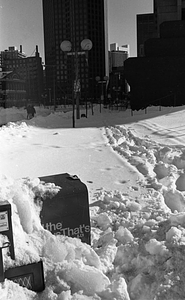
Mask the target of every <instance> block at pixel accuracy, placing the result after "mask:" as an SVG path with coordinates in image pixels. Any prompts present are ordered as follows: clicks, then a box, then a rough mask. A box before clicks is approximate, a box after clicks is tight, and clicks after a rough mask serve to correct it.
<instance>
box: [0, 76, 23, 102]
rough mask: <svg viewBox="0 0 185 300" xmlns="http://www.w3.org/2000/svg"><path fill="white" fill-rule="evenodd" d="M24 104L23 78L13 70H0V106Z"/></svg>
mask: <svg viewBox="0 0 185 300" xmlns="http://www.w3.org/2000/svg"><path fill="white" fill-rule="evenodd" d="M25 105H26V88H25V80H24V79H23V78H22V77H21V76H20V74H18V73H17V72H15V71H6V72H3V71H0V106H2V107H4V108H7V107H12V106H16V107H21V106H25Z"/></svg>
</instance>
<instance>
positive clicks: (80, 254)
mask: <svg viewBox="0 0 185 300" xmlns="http://www.w3.org/2000/svg"><path fill="white" fill-rule="evenodd" d="M81 113H86V111H85V109H84V108H83V109H82V110H81ZM0 124H1V125H2V127H1V128H0V143H1V148H0V166H1V169H0V203H1V204H3V203H7V201H8V203H10V204H11V209H12V224H13V237H14V246H15V260H13V259H11V257H10V255H9V253H8V250H7V248H4V249H3V250H2V252H3V260H4V268H5V270H7V269H9V268H11V267H14V266H22V265H27V264H29V263H32V262H38V261H40V259H42V261H43V266H44V279H45V289H44V291H43V292H41V293H36V292H33V291H31V290H28V289H27V288H23V287H21V286H19V285H18V284H17V283H14V282H13V281H10V280H8V279H5V281H4V282H3V283H0V289H1V293H0V299H3V300H13V299H21V300H24V299H26V300H31V299H34V300H37V299H38V300H39V299H40V300H42V299H43V300H88V299H90V300H113V299H114V300H149V299H150V300H152V299H153V300H162V299H169V300H173V299H175V300H177V299H178V300H180V299H184V295H185V288H184V286H185V284H184V283H185V279H184V278H185V276H184V275H185V274H184V272H185V271H184V270H185V259H184V257H185V251H184V249H185V172H184V170H185V142H184V133H185V107H184V106H181V107H176V108H172V107H167V108H164V107H161V108H159V107H149V108H147V111H146V110H145V111H138V112H133V115H132V114H131V111H130V110H129V109H127V110H126V111H119V110H109V109H105V108H103V107H101V111H100V107H99V106H95V107H94V113H93V114H92V110H91V108H90V107H89V108H88V115H87V118H80V119H77V120H75V128H72V112H71V110H70V108H69V107H67V108H64V107H63V108H57V110H56V111H54V110H53V109H52V108H44V107H36V116H35V117H34V118H33V119H31V120H26V111H25V109H24V108H19V109H17V108H10V109H3V108H1V109H0ZM61 173H69V174H71V175H77V176H78V177H79V178H80V180H81V181H82V182H83V183H85V185H86V186H87V189H88V194H89V208H90V219H91V245H87V244H85V243H82V242H81V240H79V239H77V238H71V237H67V236H63V235H56V236H55V235H52V234H51V233H50V232H49V231H47V230H45V229H44V228H43V226H42V225H41V220H40V211H41V209H42V204H41V201H39V200H40V199H41V198H42V199H44V198H45V197H46V196H48V195H49V196H50V197H51V199H52V197H53V196H54V195H56V194H57V193H58V192H59V190H60V187H59V186H57V185H55V184H53V183H44V182H42V181H41V180H40V179H39V177H42V176H47V175H53V174H61ZM6 242H7V237H6V236H4V235H2V234H1V235H0V245H3V244H4V243H6Z"/></svg>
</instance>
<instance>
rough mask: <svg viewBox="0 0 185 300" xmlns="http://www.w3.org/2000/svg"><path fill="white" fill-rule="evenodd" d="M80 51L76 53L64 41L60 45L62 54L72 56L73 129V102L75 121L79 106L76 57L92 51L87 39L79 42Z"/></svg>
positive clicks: (69, 44) (78, 116)
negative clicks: (73, 70)
mask: <svg viewBox="0 0 185 300" xmlns="http://www.w3.org/2000/svg"><path fill="white" fill-rule="evenodd" d="M80 45H81V49H82V50H83V51H78V50H77V49H76V48H75V45H72V43H71V41H68V40H65V41H63V42H62V43H61V44H60V48H61V50H62V51H63V52H65V53H67V55H72V56H73V64H74V68H75V72H74V80H72V95H73V97H72V99H73V116H72V118H73V128H74V127H75V100H76V117H77V119H79V118H80V106H79V92H80V89H81V87H80V80H79V69H78V67H79V62H78V56H79V55H84V54H85V55H86V57H87V51H89V50H91V49H92V42H91V40H89V39H84V40H82V41H81V44H80Z"/></svg>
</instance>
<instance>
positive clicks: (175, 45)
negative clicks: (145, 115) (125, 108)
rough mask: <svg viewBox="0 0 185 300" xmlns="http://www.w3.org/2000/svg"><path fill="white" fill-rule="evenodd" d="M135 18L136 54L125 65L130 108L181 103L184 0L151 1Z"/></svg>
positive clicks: (183, 89)
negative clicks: (150, 9)
mask: <svg viewBox="0 0 185 300" xmlns="http://www.w3.org/2000/svg"><path fill="white" fill-rule="evenodd" d="M137 20H138V22H137V25H138V24H139V25H138V28H137V38H138V41H137V42H138V57H137V58H129V59H128V60H126V61H125V64H124V66H125V76H126V79H127V81H128V83H129V85H130V88H131V107H132V109H141V108H146V107H147V106H149V105H160V106H161V105H163V106H176V105H182V104H184V103H185V100H184V99H185V79H184V78H185V77H184V70H185V52H184V48H185V40H184V38H185V1H184V0H154V13H153V14H143V15H140V16H137ZM142 22H143V24H142ZM141 25H142V26H141Z"/></svg>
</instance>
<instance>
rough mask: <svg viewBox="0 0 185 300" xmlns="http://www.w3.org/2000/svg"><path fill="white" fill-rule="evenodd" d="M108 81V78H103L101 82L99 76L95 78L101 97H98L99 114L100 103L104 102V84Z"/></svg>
mask: <svg viewBox="0 0 185 300" xmlns="http://www.w3.org/2000/svg"><path fill="white" fill-rule="evenodd" d="M108 80H109V77H108V76H104V77H103V80H101V78H100V76H96V81H97V82H98V83H99V84H101V96H100V112H101V103H102V102H103V101H104V87H103V85H104V83H107V81H108Z"/></svg>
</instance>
